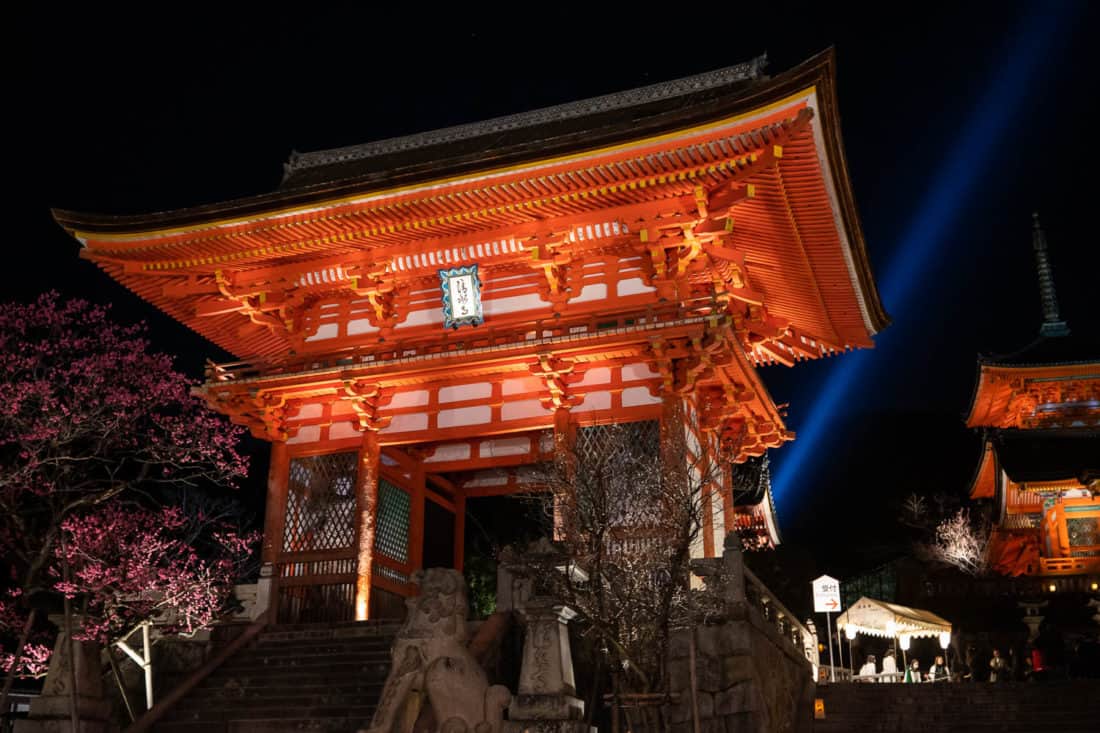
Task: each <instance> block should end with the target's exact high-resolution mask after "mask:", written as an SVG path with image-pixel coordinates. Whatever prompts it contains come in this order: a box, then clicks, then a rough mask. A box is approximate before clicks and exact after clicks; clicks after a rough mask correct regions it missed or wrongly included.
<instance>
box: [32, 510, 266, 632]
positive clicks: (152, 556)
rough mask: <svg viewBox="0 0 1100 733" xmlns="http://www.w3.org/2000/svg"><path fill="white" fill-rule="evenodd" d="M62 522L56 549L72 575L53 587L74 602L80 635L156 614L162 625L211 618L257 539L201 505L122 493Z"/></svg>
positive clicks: (121, 627)
mask: <svg viewBox="0 0 1100 733" xmlns="http://www.w3.org/2000/svg"><path fill="white" fill-rule="evenodd" d="M61 529H62V533H63V538H64V540H65V541H64V542H63V543H59V545H58V547H57V549H56V552H57V555H58V557H59V559H63V560H64V561H65V562H66V563H67V564H68V567H69V577H70V579H69V580H68V581H65V580H59V581H58V582H57V583H56V584H55V587H56V588H57V590H59V591H61V592H62V593H64V594H65V595H66V596H68V597H69V599H71V600H76V601H78V602H79V608H80V612H81V615H82V617H83V619H84V623H83V627H82V629H81V631H80V633H79V634H78V635H77V638H82V639H94V640H97V641H99V642H101V643H109V642H111V641H113V640H115V639H117V638H118V637H119V636H120V635H124V634H126V633H128V632H129V631H130V630H131V629H132V628H133V627H134V626H135V625H137V624H139V623H142V622H144V621H149V620H154V619H155V620H157V621H158V622H159V623H160V626H161V630H162V631H163V632H165V633H192V632H194V631H195V630H197V629H200V628H204V627H207V626H209V625H210V623H211V622H212V621H214V619H215V618H216V617H217V615H218V614H219V612H220V611H221V610H222V607H223V605H224V603H225V601H226V599H227V598H228V597H229V595H230V594H231V593H232V590H233V584H234V582H235V581H236V580H237V578H238V577H239V568H240V566H241V564H242V563H243V562H244V561H245V560H246V559H247V558H248V556H249V555H250V553H251V549H252V547H253V546H254V545H255V542H256V540H257V539H258V537H257V536H256V535H255V533H249V534H245V535H242V534H239V533H238V532H237V530H236V528H234V527H232V526H230V525H228V524H227V523H224V522H212V521H210V519H209V518H208V517H206V516H205V515H203V514H202V513H199V514H190V515H189V514H186V513H184V511H183V510H182V509H180V508H179V507H176V506H168V507H161V508H159V509H157V510H150V509H146V508H143V507H135V506H129V505H127V504H125V503H123V502H120V501H113V502H111V503H109V504H107V505H105V506H104V507H103V508H101V509H98V510H96V511H94V512H91V513H88V514H84V515H79V516H72V517H69V518H68V519H66V520H65V521H64V522H63V523H62V525H61ZM54 572H56V570H55V571H54Z"/></svg>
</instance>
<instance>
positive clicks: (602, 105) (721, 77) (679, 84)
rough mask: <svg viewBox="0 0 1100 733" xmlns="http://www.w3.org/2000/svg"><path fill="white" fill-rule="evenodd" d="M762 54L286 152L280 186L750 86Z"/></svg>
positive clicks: (760, 71) (760, 68)
mask: <svg viewBox="0 0 1100 733" xmlns="http://www.w3.org/2000/svg"><path fill="white" fill-rule="evenodd" d="M767 63H768V56H767V54H766V53H765V54H761V55H760V56H757V57H756V58H753V59H751V60H749V61H745V62H743V63H740V64H735V65H734V66H727V67H725V68H722V69H715V70H714V71H707V72H703V73H701V74H694V75H692V76H686V77H683V78H680V79H673V80H671V81H666V82H658V83H656V84H649V85H647V86H644V87H637V88H634V89H628V90H625V91H621V92H613V93H611V94H604V95H601V96H598V97H590V98H588V99H580V100H576V101H573V102H566V103H564V104H557V105H554V106H551V107H542V108H539V109H534V110H529V111H527V112H519V113H516V114H511V115H505V116H503V117H495V118H492V119H489V120H483V121H479V122H470V123H466V124H462V125H454V126H452V127H444V128H440V129H437V130H427V131H425V132H419V133H414V134H412V135H402V136H399V137H391V138H387V139H384V140H377V141H374V142H368V143H361V144H358V145H349V146H346V147H341V148H331V149H328V150H317V151H314V152H308V153H300V152H297V151H295V152H292V153H291V155H290V158H289V159H288V160H287V162H286V163H285V164H284V165H283V172H284V175H283V182H284V183H286V181H287V180H288V179H289V178H290V177H291V176H292V175H294V174H295V173H298V172H300V171H303V170H307V169H310V168H318V167H322V166H327V165H333V164H338V163H348V162H352V161H358V160H364V159H367V158H373V157H375V156H379V155H389V154H393V153H401V152H405V151H407V150H413V149H416V148H424V147H428V146H431V145H440V144H444V143H453V142H458V141H461V140H468V139H471V138H475V137H480V136H481V135H487V134H494V133H500V132H508V131H510V130H516V129H521V128H525V127H534V126H537V125H541V124H546V123H549V122H560V121H562V120H568V119H573V118H576V117H583V116H585V115H590V114H596V113H600V112H607V111H611V110H616V109H622V108H626V107H631V106H634V105H638V104H645V103H647V102H654V101H658V100H663V99H670V98H674V97H678V96H682V95H685V94H691V93H693V92H699V91H703V90H706V89H711V88H715V87H721V86H724V85H728V84H732V83H736V82H741V81H755V80H756V79H760V78H761V77H763V76H764V74H763V69H764V67H765V66H767Z"/></svg>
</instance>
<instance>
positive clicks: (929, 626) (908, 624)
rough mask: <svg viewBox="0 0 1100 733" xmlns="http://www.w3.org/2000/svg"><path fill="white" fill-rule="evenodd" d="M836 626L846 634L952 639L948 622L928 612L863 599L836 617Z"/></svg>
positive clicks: (895, 637)
mask: <svg viewBox="0 0 1100 733" xmlns="http://www.w3.org/2000/svg"><path fill="white" fill-rule="evenodd" d="M836 627H837V629H843V630H844V631H845V633H846V634H848V633H851V632H849V631H848V629H849V628H851V629H852V631H854V632H855V633H856V634H867V635H868V636H882V637H886V638H889V639H901V638H910V639H912V638H919V637H937V636H938V637H940V638H941V639H943V638H945V637H944V635H946V638H950V636H951V622H950V621H948V620H946V619H944V618H941V617H940V616H937V615H936V614H934V613H932V612H931V611H925V610H923V609H920V608H909V607H908V606H899V605H897V604H896V603H887V602H886V601H876V600H875V599H874V598H867V597H866V596H864V597H863V598H860V599H859V600H858V601H856V602H855V603H853V604H852V605H851V606H850V607H849V608H848V610H847V611H845V612H844V613H842V614H840V616H838V617H837V619H836ZM944 646H946V645H944Z"/></svg>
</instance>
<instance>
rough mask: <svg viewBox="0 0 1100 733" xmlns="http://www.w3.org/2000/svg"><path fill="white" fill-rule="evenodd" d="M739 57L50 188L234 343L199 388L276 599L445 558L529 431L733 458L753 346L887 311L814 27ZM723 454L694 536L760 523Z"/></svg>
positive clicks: (342, 603) (757, 419)
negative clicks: (166, 191) (227, 163)
mask: <svg viewBox="0 0 1100 733" xmlns="http://www.w3.org/2000/svg"><path fill="white" fill-rule="evenodd" d="M762 64H763V60H762V59H756V60H754V61H752V62H749V63H744V64H740V65H738V66H733V67H729V68H725V69H721V70H718V71H714V72H710V73H704V74H700V75H697V76H693V77H688V78H684V79H679V80H676V81H672V82H668V83H662V84H656V85H652V86H648V87H643V88H640V89H634V90H631V91H627V92H623V93H618V94H611V95H607V96H603V97H597V98H594V99H587V100H583V101H578V102H573V103H569V104H564V105H560V106H557V107H551V108H547V109H540V110H537V111H533V112H526V113H522V114H516V115H513V116H509V117H503V118H498V119H492V120H489V121H486V122H480V123H475V124H469V125H462V126H458V127H452V128H447V129H442V130H436V131H432V132H427V133H422V134H416V135H411V136H408V137H402V138H396V139H390V140H383V141H381V142H375V143H370V144H366V145H358V146H353V147H348V148H341V149H336V150H325V151H320V152H314V153H306V154H295V155H293V156H292V157H291V159H290V161H289V162H288V163H287V165H286V174H285V177H284V180H283V183H282V185H281V186H280V188H279V189H278V190H277V191H275V192H273V193H269V194H265V195H260V196H255V197H251V198H246V199H241V200H236V201H229V202H224V203H218V204H213V205H209V206H201V207H197V208H191V209H184V210H179V211H172V212H168V213H158V214H151V215H145V216H127V217H115V216H98V215H88V214H77V213H72V212H68V211H56V212H55V217H56V218H57V220H58V222H59V223H60V224H61V225H62V226H63V227H65V229H66V230H67V231H69V232H70V233H71V234H72V236H73V237H75V238H76V239H77V240H79V242H80V243H81V245H82V246H83V250H82V256H84V257H85V258H87V259H89V260H91V261H93V262H95V263H96V264H97V265H98V266H99V267H101V268H102V269H103V270H104V271H105V272H106V273H107V274H108V275H110V276H111V277H112V278H115V279H116V280H118V281H119V282H120V283H122V284H123V285H125V286H126V287H128V288H130V289H131V290H133V291H134V292H135V293H137V294H138V295H140V296H141V297H142V298H144V299H146V300H148V301H149V302H151V303H153V304H155V305H156V306H157V307H159V308H161V309H163V310H164V311H165V312H167V313H168V314H170V315H172V316H173V317H175V318H176V319H178V320H179V321H181V322H183V323H185V324H187V325H188V326H189V327H191V328H193V329H194V330H196V331H198V332H199V333H201V334H202V335H204V336H205V337H207V338H209V339H210V340H211V341H213V342H214V343H216V344H218V345H219V346H221V347H222V348H224V349H226V350H228V351H229V352H231V353H233V354H235V355H236V356H238V357H239V358H240V359H241V360H242V361H240V362H238V363H233V364H218V365H212V366H211V367H210V369H209V372H208V379H207V381H206V383H205V384H204V385H203V386H202V388H201V393H202V395H203V396H204V397H205V398H206V399H207V400H208V401H209V403H210V404H211V405H212V406H213V407H214V409H217V410H219V411H221V412H223V413H224V414H226V415H228V416H230V417H231V419H233V420H234V421H236V422H238V423H241V424H243V425H247V426H248V427H249V428H250V429H251V431H252V432H253V433H254V434H255V435H257V436H259V437H261V438H264V439H266V440H269V441H270V442H271V458H272V460H271V471H270V476H269V489H268V501H267V510H266V520H265V521H266V525H265V540H264V550H263V558H264V560H265V562H267V563H271V564H272V565H273V566H274V568H275V573H274V575H275V579H276V583H277V596H278V608H279V611H278V614H279V618H280V619H281V620H295V619H299V620H305V619H320V618H351V617H356V618H365V617H367V616H371V615H380V614H384V613H387V612H388V610H389V609H392V608H393V607H394V602H395V601H397V600H399V598H400V596H403V595H407V594H409V593H411V592H412V585H411V584H410V574H411V573H412V572H413V571H414V570H415V569H417V568H420V567H423V566H425V565H452V566H455V567H459V568H460V567H461V563H462V557H463V544H462V543H463V533H464V529H463V522H464V513H465V502H466V500H467V499H469V498H471V497H480V496H487V495H499V494H507V493H511V492H515V491H516V490H517V489H518V488H520V487H521V486H522V483H523V475H524V471H523V468H524V466H528V465H530V464H533V463H536V462H539V461H544V460H546V459H547V457H548V456H549V455H551V454H552V451H553V450H554V446H555V441H556V440H574V439H576V437H577V435H578V434H587V433H586V431H587V432H592V431H599V430H600V429H601V426H603V425H607V424H611V423H630V424H631V425H632V426H633V429H635V431H636V434H637V436H638V439H639V440H648V441H651V442H652V443H653V446H654V450H657V442H658V440H659V439H660V438H659V436H660V435H662V434H664V433H666V431H673V430H684V429H685V425H688V426H690V432H691V433H692V435H691V436H690V438H691V439H690V440H689V441H688V444H689V446H691V450H692V451H695V452H696V453H698V454H700V455H708V456H709V455H714V456H717V455H720V454H721V455H727V456H733V458H734V460H737V461H740V460H744V459H746V458H748V457H751V456H760V455H761V454H763V453H764V452H765V451H766V450H767V449H768V448H773V447H777V446H779V445H781V444H782V443H783V442H785V441H788V440H791V439H792V438H793V437H794V436H793V434H792V433H791V432H790V431H788V430H787V429H786V427H785V426H784V422H783V416H782V412H781V409H780V408H779V407H777V406H776V405H775V404H774V402H773V400H772V399H771V397H770V396H769V394H768V392H767V390H766V388H765V387H764V384H763V383H762V382H761V379H760V376H759V374H758V373H757V367H758V366H760V365H765V364H776V363H779V364H785V365H788V366H791V365H793V364H794V363H796V362H798V361H801V360H805V359H817V358H820V357H822V356H826V355H830V354H834V353H836V352H841V351H845V350H848V349H852V348H864V347H870V346H871V345H872V336H873V335H874V334H875V333H876V332H877V331H879V330H880V329H881V328H883V327H884V325H885V324H886V323H887V318H886V316H885V313H884V311H883V308H882V305H881V304H880V302H879V297H878V294H877V292H876V289H875V285H874V282H873V280H872V276H871V271H870V268H869V265H868V261H867V255H866V252H865V248H864V242H863V236H862V233H861V230H860V223H859V219H858V216H857V213H856V207H855V202H854V198H853V194H852V189H851V185H850V183H849V180H848V172H847V168H846V163H845V159H844V153H843V149H842V145H841V136H840V123H839V115H838V110H837V99H836V92H835V72H834V57H833V54H832V52H826V53H824V54H821V55H820V56H818V57H815V58H813V59H811V60H809V61H807V62H805V63H803V64H802V65H800V66H798V67H797V68H794V69H791V70H789V71H787V72H785V73H782V74H780V75H778V76H775V77H771V78H769V77H766V76H765V75H763V73H762ZM720 449H722V450H720ZM726 476H727V478H726V481H725V484H724V485H720V486H712V487H709V489H708V490H709V492H710V494H709V496H710V497H711V501H710V502H708V506H709V507H710V516H709V518H708V522H709V525H708V531H707V532H705V533H704V537H703V538H702V542H701V543H700V546H699V548H698V552H700V553H703V554H706V555H713V554H714V553H715V552H716V551H720V548H721V546H722V537H723V535H724V534H725V531H726V530H727V529H731V528H733V527H734V526H740V527H741V528H742V530H743V531H747V532H756V533H761V534H763V535H764V538H763V541H764V543H765V544H766V543H767V542H774V541H775V540H776V538H777V535H776V532H775V519H774V516H773V512H772V509H771V499H770V497H767V496H757V497H755V499H754V502H755V503H751V504H745V505H742V506H735V505H734V501H733V492H732V491H731V487H730V485H729V471H728V470H727V471H726ZM711 530H712V531H711ZM426 537H428V538H429V539H430V540H431V541H430V542H425V538H426ZM440 538H443V542H440ZM757 544H759V542H758V543H757ZM440 547H444V548H446V549H445V550H444V551H441V550H440Z"/></svg>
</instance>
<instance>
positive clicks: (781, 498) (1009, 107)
mask: <svg viewBox="0 0 1100 733" xmlns="http://www.w3.org/2000/svg"><path fill="white" fill-rule="evenodd" d="M1072 7H1073V5H1072V4H1071V3H1044V2H1039V3H1035V5H1034V6H1033V8H1032V10H1031V12H1030V13H1028V14H1027V15H1025V16H1024V19H1023V22H1022V23H1021V24H1020V25H1018V26H1017V27H1016V29H1015V33H1014V34H1013V35H1012V36H1011V37H1010V41H1011V43H1010V46H1009V53H1008V63H1006V64H1005V65H1004V66H1001V67H1000V68H999V69H997V71H996V76H995V78H994V79H993V83H992V84H991V85H990V86H989V87H988V88H987V89H986V91H985V93H984V94H983V95H981V97H979V98H978V100H977V102H976V104H975V106H974V109H973V111H972V112H971V115H970V117H969V119H968V121H967V124H966V126H965V128H963V131H962V133H961V135H959V136H958V137H957V138H956V140H955V144H954V145H953V146H952V147H951V148H950V151H949V153H948V154H947V156H946V157H945V159H944V161H943V165H942V167H941V168H940V169H939V170H938V171H937V174H936V175H935V176H934V177H933V179H932V185H931V188H930V189H929V191H928V193H927V194H926V195H925V196H924V198H923V199H922V200H921V202H920V205H919V206H918V207H917V209H916V210H915V212H914V215H913V218H912V220H911V221H910V223H909V226H908V227H907V228H906V229H905V232H906V233H905V235H904V237H903V238H902V240H901V242H900V244H899V246H898V250H897V254H896V255H895V256H894V258H893V260H892V261H891V262H890V265H889V266H888V267H887V269H886V273H885V276H884V277H883V278H882V279H880V281H879V282H880V283H881V288H880V292H881V294H882V297H883V301H884V302H886V303H888V304H890V307H891V308H895V309H897V310H898V311H899V312H900V311H904V310H905V308H906V306H907V303H908V301H909V300H910V299H911V298H912V297H913V295H914V293H916V292H917V285H918V284H919V283H920V282H921V281H922V276H923V275H924V274H925V271H926V270H927V269H928V267H929V265H930V264H931V263H932V262H934V261H935V255H936V253H937V252H938V250H940V249H941V248H942V247H943V245H944V243H945V242H946V241H947V240H948V237H947V236H946V234H947V231H948V228H949V227H950V226H951V225H952V224H953V223H954V221H955V220H956V219H957V218H958V217H959V215H960V213H961V212H962V211H963V210H964V208H965V206H966V204H967V198H968V197H969V196H970V194H971V193H972V192H973V190H974V188H975V186H976V184H977V183H978V181H979V180H981V179H982V178H983V176H984V175H985V173H986V170H987V169H988V168H989V166H990V163H991V162H992V160H993V156H994V153H995V151H997V150H998V148H999V147H1000V145H1001V143H1002V141H1003V139H1004V137H1005V133H1006V131H1007V130H1008V129H1009V126H1010V124H1011V123H1012V121H1013V120H1014V118H1015V117H1016V116H1017V113H1018V110H1019V109H1020V108H1021V106H1022V105H1023V104H1024V102H1025V100H1026V99H1027V98H1028V92H1029V90H1030V88H1031V86H1032V85H1033V84H1034V82H1035V80H1036V76H1037V75H1038V72H1039V70H1040V68H1042V67H1043V65H1044V62H1046V63H1049V62H1050V61H1051V53H1050V51H1051V46H1052V45H1053V43H1054V41H1055V39H1056V38H1057V37H1058V34H1057V33H1056V31H1057V30H1058V29H1059V28H1061V27H1062V25H1063V21H1066V20H1068V16H1069V15H1070V13H1068V12H1067V11H1068V10H1069V9H1070V8H1072ZM886 335H890V331H889V330H888V331H886ZM880 344H881V340H880ZM874 360H875V351H874V350H871V351H857V352H853V353H851V354H846V355H843V356H841V357H840V361H839V362H837V363H836V365H835V366H834V368H833V369H832V370H831V371H830V372H829V374H828V375H827V376H826V377H825V380H824V385H823V387H822V388H821V390H820V391H819V392H818V394H817V398H816V400H815V401H814V402H813V404H812V405H811V406H810V408H809V409H808V411H807V413H806V414H807V417H806V420H805V422H804V423H803V424H802V425H801V426H799V428H798V439H797V440H795V441H794V443H793V444H791V446H790V448H789V449H788V450H789V452H788V451H781V452H780V454H779V455H778V456H777V460H776V471H775V480H774V482H773V485H772V491H773V493H774V496H775V501H776V504H777V506H778V507H779V508H780V509H783V508H785V507H786V504H787V503H788V502H787V500H788V499H794V498H797V496H792V493H793V492H794V491H795V487H796V486H799V483H797V482H796V478H798V476H800V475H801V476H803V477H805V476H806V475H808V473H809V471H808V469H811V468H812V467H813V465H814V463H815V461H816V460H818V459H819V458H820V456H818V455H815V451H816V449H817V448H818V443H819V442H820V438H821V437H822V434H823V433H824V432H825V431H826V430H827V429H828V428H829V426H830V425H831V423H832V422H833V420H834V416H835V415H836V413H837V412H838V408H840V407H841V406H842V404H843V402H844V399H845V397H846V395H847V394H848V392H849V391H850V388H851V386H852V384H853V382H855V381H856V379H857V378H859V377H860V375H861V374H863V372H864V371H865V370H866V369H867V367H868V365H869V364H871V363H872V362H873V361H874ZM809 484H810V482H807V481H802V482H801V486H802V487H805V488H806V489H808V488H809Z"/></svg>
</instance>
